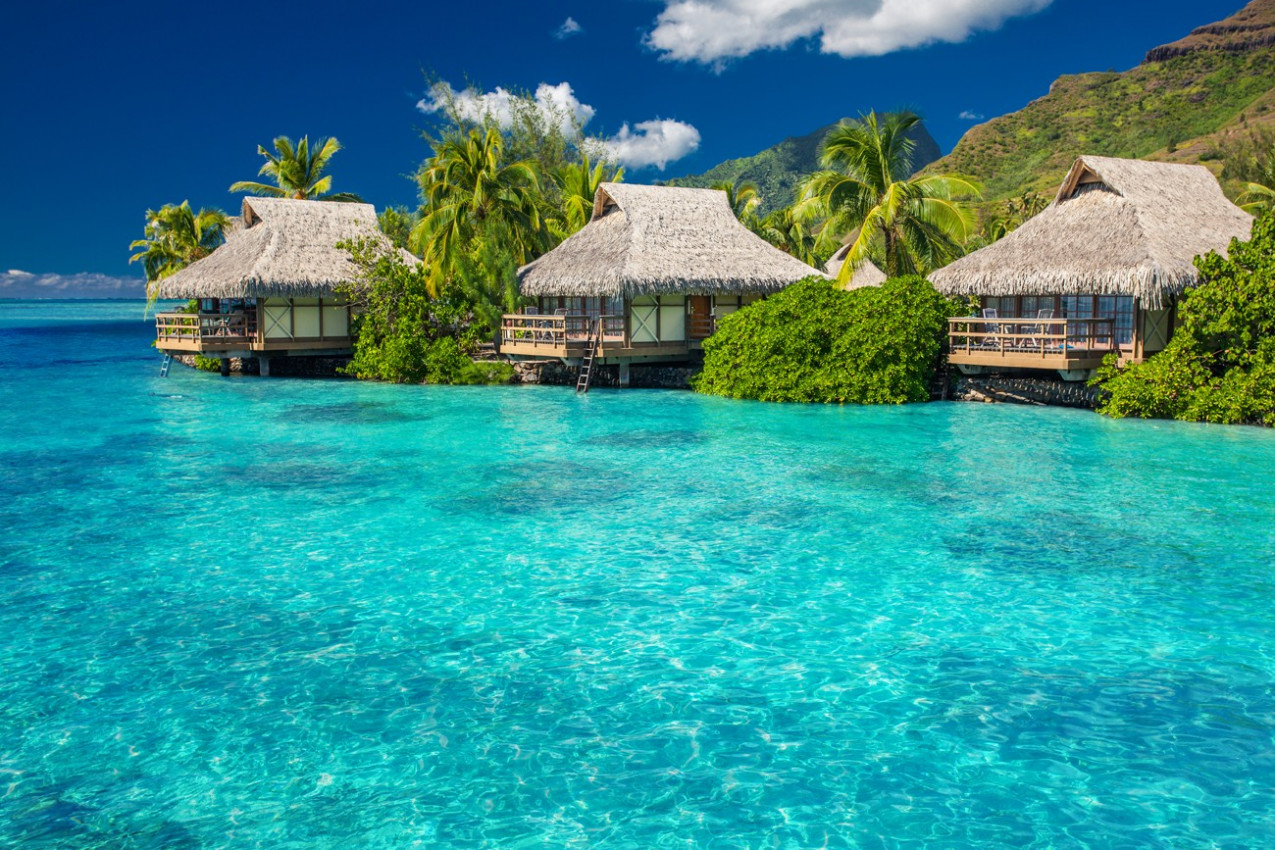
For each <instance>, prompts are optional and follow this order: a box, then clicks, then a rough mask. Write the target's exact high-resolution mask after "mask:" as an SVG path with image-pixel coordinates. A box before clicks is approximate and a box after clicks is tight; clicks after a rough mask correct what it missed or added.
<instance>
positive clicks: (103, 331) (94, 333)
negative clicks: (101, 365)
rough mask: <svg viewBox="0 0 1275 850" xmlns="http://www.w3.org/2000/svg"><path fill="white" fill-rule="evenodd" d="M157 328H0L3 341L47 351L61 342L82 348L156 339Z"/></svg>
mask: <svg viewBox="0 0 1275 850" xmlns="http://www.w3.org/2000/svg"><path fill="white" fill-rule="evenodd" d="M154 332H155V326H154V325H153V324H151V323H148V322H129V321H106V322H57V323H52V324H47V325H35V326H31V325H28V326H22V327H0V339H3V338H5V337H10V338H13V339H15V340H21V341H26V342H30V343H32V344H36V345H40V346H41V347H45V348H56V347H57V346H58V344H59V343H61V342H69V343H72V344H75V345H80V344H83V341H84V340H85V339H91V338H94V337H105V338H111V339H122V338H132V339H137V338H139V337H147V336H151V337H153V336H154Z"/></svg>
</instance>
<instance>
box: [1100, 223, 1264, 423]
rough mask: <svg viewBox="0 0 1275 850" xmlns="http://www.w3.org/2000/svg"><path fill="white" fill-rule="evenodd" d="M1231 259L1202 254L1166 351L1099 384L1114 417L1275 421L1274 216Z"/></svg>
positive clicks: (1107, 370) (1103, 373)
mask: <svg viewBox="0 0 1275 850" xmlns="http://www.w3.org/2000/svg"><path fill="white" fill-rule="evenodd" d="M1228 253H1229V258H1224V257H1222V256H1221V255H1219V254H1216V253H1209V254H1208V255H1207V256H1204V257H1197V258H1196V261H1195V264H1196V267H1197V268H1198V269H1199V270H1200V274H1201V276H1202V278H1203V281H1204V282H1203V283H1202V284H1201V285H1200V286H1198V287H1196V288H1195V289H1192V290H1190V291H1188V292H1187V293H1186V295H1184V296H1183V298H1182V301H1181V302H1180V303H1179V306H1178V319H1179V322H1180V327H1178V329H1177V330H1176V331H1175V333H1174V335H1173V339H1172V340H1170V342H1169V344H1168V346H1167V347H1166V348H1165V349H1164V351H1162V352H1160V353H1158V354H1156V355H1153V356H1152V357H1151V358H1149V359H1148V360H1147V361H1146V362H1145V363H1141V364H1137V365H1131V366H1126V367H1124V368H1121V367H1120V366H1119V365H1118V364H1117V363H1116V360H1115V357H1114V356H1109V357H1108V359H1107V362H1106V363H1104V365H1103V368H1102V369H1101V370H1099V373H1098V376H1097V377H1096V378H1095V379H1094V382H1095V383H1097V384H1098V385H1100V386H1101V388H1102V392H1103V399H1102V402H1101V406H1100V407H1099V411H1100V412H1101V413H1105V414H1107V415H1108V416H1114V417H1125V416H1139V417H1142V418H1156V419H1183V420H1188V421H1192V422H1219V423H1253V424H1259V423H1260V424H1263V425H1268V426H1275V215H1267V216H1265V217H1264V218H1262V219H1260V220H1258V221H1257V222H1256V223H1255V224H1254V226H1253V236H1252V239H1251V240H1250V241H1248V242H1238V241H1236V242H1232V243H1231V247H1230V250H1229V252H1228Z"/></svg>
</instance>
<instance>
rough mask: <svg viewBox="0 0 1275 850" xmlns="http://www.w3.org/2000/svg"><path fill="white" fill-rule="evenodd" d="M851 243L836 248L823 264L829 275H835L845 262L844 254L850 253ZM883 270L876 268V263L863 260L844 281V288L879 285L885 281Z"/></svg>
mask: <svg viewBox="0 0 1275 850" xmlns="http://www.w3.org/2000/svg"><path fill="white" fill-rule="evenodd" d="M852 247H853V246H852V245H842V246H841V247H840V248H838V249H837V253H835V254H833V255H832V256H831V257H830V258H829V259H828V262H826V263H824V264H823V270H824V271H825V272H827V273H828V274H829V275H830V276H831V277H836V276H837V274H838V273H839V272H840V271H841V267H842V266H844V265H845V264H846V255H847V254H849V253H850V249H851V248H852ZM885 281H886V277H885V272H883V271H881V269H879V268H877V266H876V263H873V262H871V261H870V260H865V261H864V262H863V264H862V265H861V266H859V268H857V269H855V270H854V272H853V273H852V274H851V275H850V280H849V281H847V283H846V289H863V288H864V287H865V286H880V285H881V284H883V283H885Z"/></svg>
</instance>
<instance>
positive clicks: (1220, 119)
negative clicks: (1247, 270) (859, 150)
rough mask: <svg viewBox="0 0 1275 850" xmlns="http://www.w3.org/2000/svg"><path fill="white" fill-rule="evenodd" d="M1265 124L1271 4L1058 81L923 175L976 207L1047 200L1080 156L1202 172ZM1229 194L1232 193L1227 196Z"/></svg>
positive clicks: (975, 131) (1272, 0)
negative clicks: (953, 180) (964, 191)
mask: <svg viewBox="0 0 1275 850" xmlns="http://www.w3.org/2000/svg"><path fill="white" fill-rule="evenodd" d="M1272 121H1275V0H1253V2H1251V3H1249V4H1247V5H1246V6H1244V7H1243V8H1242V9H1240V11H1238V12H1237V13H1235V14H1234V15H1232V16H1231V17H1229V18H1226V19H1224V20H1222V21H1217V22H1214V23H1211V24H1206V25H1204V26H1200V27H1196V28H1195V29H1194V30H1192V31H1191V33H1190V34H1188V35H1187V36H1185V37H1184V38H1182V39H1179V40H1178V41H1175V42H1171V43H1169V44H1165V45H1161V46H1159V47H1154V48H1152V49H1151V50H1149V51H1148V52H1147V54H1146V59H1144V61H1143V62H1142V63H1140V64H1139V65H1137V66H1135V67H1133V68H1131V69H1129V70H1127V71H1123V72H1115V71H1106V72H1096V73H1082V74H1068V75H1064V76H1061V77H1059V78H1058V79H1057V80H1055V81H1054V83H1053V84H1052V85H1051V86H1050V89H1049V92H1048V93H1047V94H1045V95H1043V96H1041V97H1039V98H1037V99H1036V100H1033V101H1031V102H1030V103H1028V104H1027V105H1026V106H1024V107H1023V108H1022V109H1019V110H1017V111H1015V112H1011V113H1007V114H1006V115H1002V116H999V117H997V118H993V119H991V120H990V121H987V122H985V123H983V124H979V125H978V126H976V127H972V128H971V129H970V130H969V131H967V132H966V134H965V135H964V136H963V137H962V138H961V140H960V141H959V142H957V144H956V147H955V148H953V150H952V152H951V153H949V154H948V155H947V156H945V157H943V158H942V159H940V160H938V161H937V162H935V163H932V164H931V165H930V166H929V167H928V168H927V169H926V171H927V172H929V173H941V172H956V173H960V174H964V175H967V176H970V177H973V178H974V179H976V180H978V181H979V182H981V183H982V184H983V186H984V188H985V192H984V199H985V200H986V201H999V200H1003V199H1005V198H1008V197H1012V196H1014V195H1016V194H1019V193H1021V192H1024V191H1029V190H1031V191H1037V192H1042V193H1052V191H1053V190H1054V189H1055V188H1056V187H1057V185H1058V183H1059V182H1060V181H1061V179H1062V177H1063V175H1065V174H1066V172H1067V169H1068V168H1069V167H1070V166H1071V163H1072V162H1073V161H1074V160H1075V157H1077V156H1079V155H1081V154H1094V155H1105V156H1120V157H1129V158H1136V159H1153V160H1163V161H1171V162H1187V163H1198V164H1204V165H1206V166H1208V167H1210V169H1211V170H1213V172H1214V173H1215V174H1220V172H1221V168H1222V161H1223V152H1222V148H1223V147H1224V145H1225V143H1226V141H1227V140H1228V139H1231V138H1234V137H1235V136H1236V135H1239V134H1244V133H1246V132H1248V130H1249V129H1250V128H1251V127H1252V126H1253V125H1263V124H1267V123H1269V122H1272ZM1228 189H1229V190H1231V192H1232V194H1234V193H1235V187H1228Z"/></svg>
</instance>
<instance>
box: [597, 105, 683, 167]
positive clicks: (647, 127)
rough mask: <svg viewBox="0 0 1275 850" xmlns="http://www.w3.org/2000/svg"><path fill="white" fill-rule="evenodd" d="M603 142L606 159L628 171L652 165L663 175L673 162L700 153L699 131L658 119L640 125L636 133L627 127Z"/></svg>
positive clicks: (640, 122)
mask: <svg viewBox="0 0 1275 850" xmlns="http://www.w3.org/2000/svg"><path fill="white" fill-rule="evenodd" d="M601 141H602V144H603V147H604V148H605V150H606V152H607V158H608V159H611V160H614V161H615V162H618V163H620V164H621V165H623V166H625V167H626V168H646V167H648V166H652V165H653V166H655V167H656V168H658V169H659V170H660V171H663V170H664V167H665V166H666V165H668V164H669V163H670V162H672V161H674V160H677V159H681V158H682V157H684V156H686V155H687V154H689V153H694V152H695V151H696V150H698V149H699V130H696V129H695V128H694V127H692V126H691V125H690V124H686V123H684V122H682V121H670V120H667V119H658V118H657V119H656V120H654V121H639V122H638V123H637V124H634V125H633V129H630V128H629V125H628V124H625V125H624V126H623V127H621V128H620V132H618V133H616V134H615V135H614V136H612V137H611V138H609V139H603V140H601Z"/></svg>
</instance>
